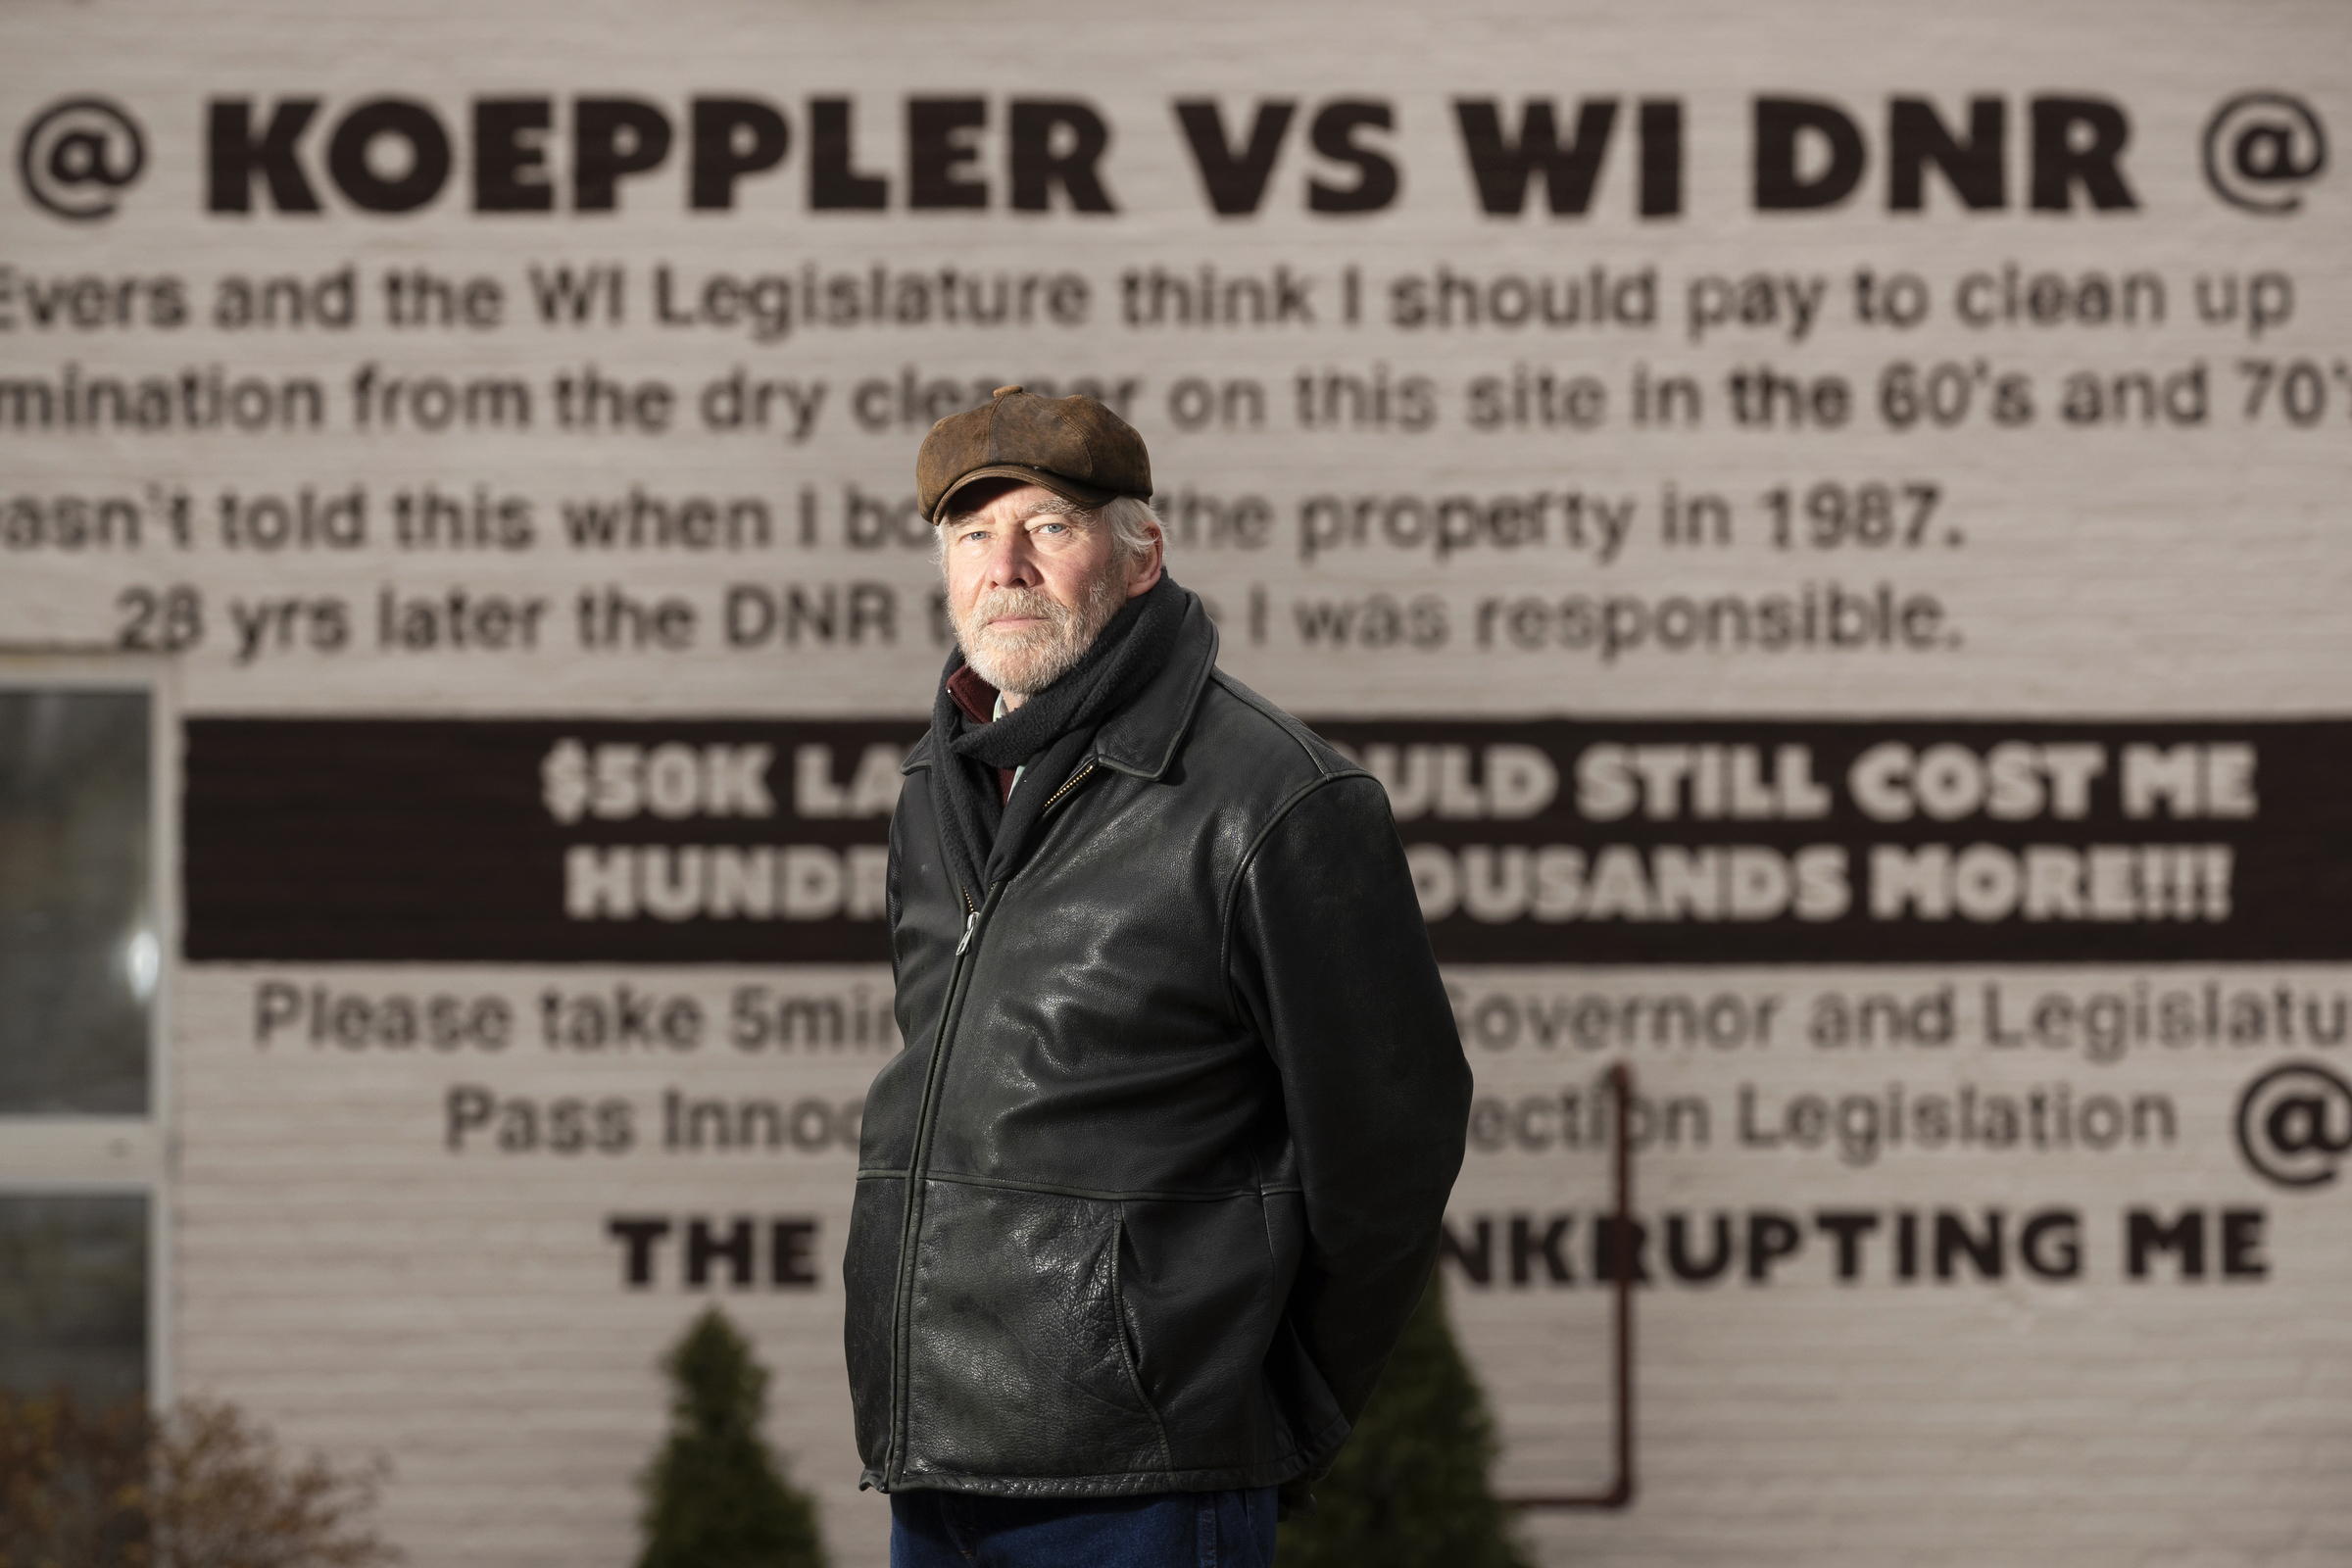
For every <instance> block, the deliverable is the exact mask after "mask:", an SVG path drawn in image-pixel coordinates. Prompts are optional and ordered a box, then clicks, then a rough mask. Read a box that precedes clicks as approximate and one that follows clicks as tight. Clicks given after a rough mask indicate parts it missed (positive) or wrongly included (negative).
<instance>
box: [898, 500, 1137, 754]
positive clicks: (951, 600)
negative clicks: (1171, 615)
mask: <svg viewBox="0 0 2352 1568" xmlns="http://www.w3.org/2000/svg"><path fill="white" fill-rule="evenodd" d="M1067 507H1068V503H1067V502H1065V501H1063V500H1062V499H1061V498H1060V497H1058V496H1056V495H1054V492H1053V491H1051V490H1048V489H1046V488H1045V487H1044V486H1042V485H1034V484H1024V485H1016V486H1013V487H1011V488H1009V489H1006V490H1004V491H1001V492H999V493H998V494H996V495H994V496H991V497H988V498H987V499H985V500H984V501H983V502H982V503H981V504H980V505H979V506H978V507H977V508H975V509H973V510H971V511H968V512H965V513H962V514H960V515H956V516H954V517H951V518H950V519H949V520H948V522H947V523H946V524H945V525H944V526H943V530H942V531H943V533H944V535H945V541H944V542H945V551H944V555H943V558H942V564H943V566H944V568H945V570H946V572H947V578H948V611H949V613H950V614H951V615H952V616H953V617H954V619H955V622H956V642H957V643H958V644H960V645H961V646H962V648H963V657H964V660H965V662H968V663H969V664H970V665H971V666H972V667H973V668H974V669H976V670H978V671H979V672H980V678H981V679H982V680H985V681H987V682H988V683H989V684H990V685H991V686H994V687H996V688H997V689H998V690H999V691H1001V692H1003V693H1005V701H1006V704H1007V706H1009V707H1018V706H1019V700H1020V699H1023V698H1026V697H1027V696H1028V695H1029V694H1031V693H1033V692H1038V691H1043V690H1044V689H1045V688H1046V687H1048V686H1050V685H1052V684H1053V683H1054V680H1055V679H1056V678H1058V677H1059V676H1060V675H1061V674H1062V673H1063V672H1065V671H1066V670H1068V669H1069V668H1070V666H1071V665H1073V664H1075V663H1077V662H1078V661H1079V659H1080V658H1081V657H1082V656H1083V655H1084V654H1085V653H1086V651H1087V649H1089V648H1091V647H1093V646H1094V641H1095V638H1096V637H1097V636H1098V635H1100V634H1101V633H1102V630H1103V626H1104V625H1106V624H1107V623H1108V622H1109V620H1110V617H1111V616H1112V615H1114V614H1116V613H1118V610H1119V607H1120V606H1121V605H1123V604H1125V603H1126V602H1127V601H1128V600H1129V599H1130V598H1132V597H1134V596H1135V595H1137V594H1140V593H1143V592H1145V591H1146V590H1147V589H1149V588H1150V587H1151V586H1152V584H1153V583H1155V582H1157V581H1158V580H1159V547H1158V544H1157V542H1156V541H1154V543H1153V544H1152V547H1151V548H1150V549H1149V550H1146V551H1142V552H1138V553H1136V554H1133V555H1128V556H1124V557H1122V556H1121V555H1120V553H1119V551H1118V548H1117V541H1116V539H1115V538H1114V537H1113V535H1112V533H1111V531H1110V529H1109V528H1107V527H1105V526H1104V525H1103V524H1102V523H1101V522H1099V521H1097V520H1096V519H1095V518H1094V517H1092V516H1089V515H1086V514H1083V513H1077V514H1073V513H1071V512H1069V511H1067V510H1066V509H1067Z"/></svg>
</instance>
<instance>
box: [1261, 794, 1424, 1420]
mask: <svg viewBox="0 0 2352 1568" xmlns="http://www.w3.org/2000/svg"><path fill="white" fill-rule="evenodd" d="M1230 964H1231V968H1230V974H1231V977H1232V982H1233V986H1234V993H1235V996H1236V999H1237V1001H1238V1002H1239V1004H1240V1005H1241V1006H1242V1008H1243V1010H1244V1012H1245V1014H1246V1015H1247V1016H1249V1017H1250V1019H1251V1021H1252V1022H1253V1023H1254V1024H1255V1025H1256V1028H1257V1031H1258V1034H1259V1038H1260V1039H1262V1040H1263V1041H1264V1042H1265V1045H1266V1049H1267V1051H1268V1052H1269V1054H1271V1055H1272V1056H1273V1059H1274V1065H1275V1069H1276V1071H1277V1072H1278V1073H1279V1074H1280V1075H1281V1079H1282V1099H1283V1105H1284V1108H1285V1110H1286V1111H1287V1113H1288V1116H1289V1122H1290V1137H1291V1148H1292V1151H1293V1153H1294V1155H1295V1157H1296V1159H1297V1162H1298V1176H1299V1183H1300V1185H1301V1186H1302V1187H1303V1188H1304V1190H1305V1207H1306V1222H1307V1238H1306V1250H1305V1256H1304V1258H1303V1260H1302V1262H1301V1264H1300V1267H1299V1277H1298V1280H1297V1283H1296V1284H1295V1285H1294V1287H1293V1289H1292V1296H1291V1302H1290V1315H1291V1321H1292V1324H1293V1326H1294V1327H1295V1328H1296V1329H1297V1331H1298V1333H1299V1336H1300V1338H1301V1339H1302V1340H1303V1341H1304V1342H1305V1346H1306V1349H1307V1353H1308V1354H1309V1355H1311V1356H1312V1357H1313V1358H1314V1362H1315V1366H1316V1369H1317V1370H1318V1371H1320V1372H1321V1373H1322V1375H1323V1380H1324V1382H1325V1383H1327V1384H1328V1385H1329V1386H1330V1388H1331V1391H1332V1393H1333V1394H1334V1395H1335V1396H1336V1397H1337V1398H1338V1400H1339V1403H1340V1408H1341V1409H1342V1411H1343V1412H1344V1413H1345V1414H1346V1415H1347V1417H1348V1421H1349V1423H1350V1424H1352V1423H1353V1422H1354V1421H1355V1419H1356V1417H1357V1416H1358V1415H1359V1414H1361V1412H1362V1410H1363V1406H1364V1401H1365V1400H1366V1399H1367V1398H1369V1397H1371V1394H1372V1386H1373V1384H1374V1383H1376V1382H1377V1381H1378V1380H1379V1377H1380V1369H1381V1366H1382V1364H1383V1363H1384V1362H1385V1361H1387V1359H1388V1356H1389V1351H1390V1350H1391V1349H1392V1348H1395V1346H1396V1343H1397V1335H1398V1334H1399V1333H1401V1332H1402V1331H1403V1328H1404V1322H1405V1319H1406V1318H1407V1317H1409V1316H1410V1315H1411V1313H1412V1310H1413V1306H1414V1304H1415V1303H1416V1302H1417V1301H1418V1300H1419V1299H1420V1298H1421V1292H1422V1288H1423V1287H1424V1286H1425V1285H1426V1284H1427V1283H1428V1280H1429V1271H1430V1269H1431V1267H1432V1266H1433V1264H1434V1263H1435V1261H1436V1258H1437V1250H1438V1227H1439V1222H1440V1220H1441V1218H1442V1217H1443V1215H1444V1213H1445V1209H1446V1195H1447V1194H1448V1193H1450V1192H1451V1191H1452V1188H1453V1179H1454V1176H1455V1174H1456V1173H1457V1172H1458V1171H1459V1170H1460V1169H1461V1163H1462V1142H1463V1136H1464V1131H1465V1129H1466V1127H1467V1125H1468V1121H1469V1112H1470V1067H1469V1063H1468V1062H1466V1061H1465V1060H1464V1059H1463V1057H1462V1044H1461V1039H1460V1036H1459V1035H1458V1034H1457V1033H1456V1032H1455V1029H1454V1022H1453V1009H1452V1006H1451V1005H1450V1004H1449V1003H1448V1002H1447V1000H1446V988H1445V985H1444V982H1442V981H1441V980H1440V979H1439V977H1438V965H1437V959H1436V958H1435V956H1432V954H1431V952H1430V947H1429V933H1428V931H1427V929H1426V928H1425V927H1424V926H1423V924H1422V921H1421V907H1420V903H1419V901H1418V900H1417V899H1416V898H1415V897H1414V895H1413V881H1412V874H1411V872H1410V871H1409V870H1407V869H1406V866H1405V861H1404V849H1403V846H1402V845H1401V844H1400V843H1398V841H1397V826H1396V822H1395V820H1394V819H1393V818H1392V817H1391V816H1390V814H1389V802H1388V796H1387V795H1386V794H1385V793H1384V792H1383V791H1382V789H1381V787H1380V785H1379V783H1378V782H1377V781H1375V780H1373V779H1371V778H1369V777H1366V776H1364V775H1362V774H1343V775H1340V776H1338V777H1335V778H1331V779H1327V780H1325V781H1323V782H1321V783H1319V784H1317V785H1314V786H1312V787H1310V788H1309V790H1308V791H1307V792H1306V794H1305V795H1304V796H1303V797H1301V798H1299V800H1298V801H1297V802H1296V803H1295V804H1294V805H1293V806H1292V807H1291V809H1290V810H1289V811H1288V812H1287V813H1286V814H1285V815H1284V816H1283V817H1282V818H1281V819H1280V820H1279V821H1278V822H1276V823H1275V825H1274V826H1273V827H1271V828H1270V829H1268V830H1267V832H1266V834H1265V835H1264V837H1263V839H1262V840H1261V841H1260V843H1259V844H1258V845H1257V847H1256V850H1255V852H1254V854H1253V855H1252V856H1251V857H1250V859H1249V861H1248V862H1247V863H1246V864H1245V865H1244V867H1243V869H1242V872H1241V881H1240V886H1239V888H1238V889H1237V892H1236V898H1235V907H1234V914H1233V945H1232V955H1231V958H1230Z"/></svg>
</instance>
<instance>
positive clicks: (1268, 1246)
mask: <svg viewBox="0 0 2352 1568" xmlns="http://www.w3.org/2000/svg"><path fill="white" fill-rule="evenodd" d="M916 479H917V485H918V492H919V496H920V500H921V504H922V506H923V508H924V512H925V515H927V516H929V517H930V518H931V520H932V521H933V522H934V523H936V524H937V525H938V527H939V531H940V536H941V541H942V556H941V561H942V565H943V568H944V570H945V572H946V576H947V589H948V604H949V607H950V610H951V613H952V614H953V617H954V620H955V625H956V642H957V645H958V652H957V653H956V654H955V655H953V656H951V657H950V658H949V660H948V664H947V669H946V671H945V672H944V674H943V676H942V679H941V682H940V687H939V692H938V695H937V699H936V701H935V703H934V705H933V714H932V723H931V730H930V733H929V735H928V736H927V737H926V738H925V739H924V740H923V741H922V742H921V744H919V745H918V746H916V748H915V749H914V752H913V754H912V756H910V757H909V758H908V759H907V782H906V788H905V791H904V792H903V794H902V795H901V797H900V801H899V809H898V815H897V818H896V820H895V821H893V823H892V824H891V836H890V909H889V912H890V932H891V955H892V962H893V967H894V970H895V974H896V979H897V986H898V998H897V1009H898V1020H899V1028H900V1030H901V1032H902V1033H903V1034H904V1035H905V1037H906V1041H907V1049H906V1051H905V1052H904V1053H903V1054H900V1055H899V1056H898V1057H897V1058H896V1059H894V1060H893V1061H892V1062H891V1063H890V1064H889V1065H888V1066H887V1067H885V1068H883V1070H882V1071H881V1073H880V1074H879V1075H878V1076H877V1077H876V1078H875V1080H874V1086H873V1091H872V1093H871V1095H870V1096H869V1097H868V1099H867V1102H866V1111H865V1124H864V1138H863V1145H862V1148H861V1151H860V1157H859V1161H858V1164H859V1169H858V1193H857V1201H856V1206H855V1210H854V1215H853V1218H852V1221H851V1226H850V1240H849V1254H848V1258H847V1260H846V1262H845V1264H844V1274H845V1277H846V1281H847V1285H848V1298H849V1299H848V1329H847V1339H848V1349H849V1367H850V1380H851V1388H852V1394H853V1397H854V1400H855V1403H856V1406H857V1428H858V1449H859V1451H860V1453H861V1455H862V1456H863V1458H864V1461H865V1466H866V1469H865V1481H866V1482H867V1484H869V1485H873V1486H877V1487H880V1488H882V1489H884V1490H885V1491H887V1492H889V1493H890V1494H891V1512H892V1519H893V1531H892V1544H891V1560H892V1562H893V1564H894V1565H899V1568H914V1565H930V1564H943V1565H945V1564H956V1565H959V1568H960V1565H965V1564H970V1563H975V1562H977V1563H984V1564H1020V1565H1024V1568H1026V1565H1046V1564H1061V1563H1071V1564H1078V1563H1084V1564H1090V1565H1092V1564H1129V1563H1140V1564H1159V1563H1168V1564H1174V1563H1179V1562H1181V1563H1184V1564H1186V1565H1187V1568H1196V1565H1200V1564H1205V1563H1210V1562H1215V1563H1219V1564H1223V1563H1240V1564H1262V1563H1264V1562H1267V1561H1269V1560H1271V1558H1272V1555H1273V1547H1274V1518H1275V1507H1276V1500H1277V1489H1279V1488H1290V1487H1294V1484H1298V1483H1302V1482H1303V1481H1306V1480H1310V1479H1312V1478H1313V1477H1315V1476H1317V1475H1319V1474H1320V1473H1322V1472H1323V1471H1324V1470H1325V1469H1327V1468H1328V1467H1329V1466H1330V1463H1331V1461H1332V1457H1333V1455H1334V1454H1335V1453H1336V1452H1337V1451H1338V1449H1339V1447H1340V1445H1341V1444H1342V1443H1343V1442H1344V1441H1346V1439H1347V1436H1348V1427H1349V1424H1350V1423H1351V1422H1352V1421H1353V1420H1354V1419H1355V1417H1356V1416H1357V1414H1358V1413H1359V1412H1360V1411H1361V1410H1362V1408H1363V1404H1364V1400H1365V1398H1366V1397H1368V1396H1369V1395H1370V1394H1371V1392H1372V1386H1373V1383H1374V1382H1375V1381H1376V1380H1377V1379H1378V1377H1379V1376H1380V1369H1381V1364H1382V1362H1383V1361H1384V1360H1386V1359H1387V1356H1388V1354H1389V1351H1390V1349H1391V1348H1392V1347H1393V1346H1394V1344H1395V1342H1396V1338H1397V1333H1398V1331H1399V1330H1400V1328H1401V1327H1402V1326H1403V1323H1404V1320H1405V1318H1406V1316H1407V1315H1408V1313H1409V1312H1410V1311H1411V1309H1412V1306H1413V1303H1414V1302H1415V1300H1416V1299H1418V1297H1419V1296H1420V1293H1421V1289H1422V1286H1423V1284H1424V1282H1425V1281H1426V1280H1427V1279H1428V1276H1429V1271H1430V1268H1431V1266H1432V1263H1433V1261H1434V1258H1435V1256H1436V1251H1437V1238H1438V1221H1439V1216H1440V1214H1441V1212H1442V1210H1443V1209H1444V1206H1445V1202H1446V1194H1447V1192H1448V1190H1449V1189H1450V1188H1451V1186H1452V1183H1453V1178H1454V1174H1455V1172H1456V1170H1457V1169H1458V1168H1459V1166H1460V1163H1461V1154H1462V1138H1463V1127H1464V1123H1465V1119H1466V1117H1467V1114H1468V1107H1469V1098H1470V1076H1469V1070H1468V1068H1467V1066H1466V1065H1465V1063H1464V1061H1463V1059H1462V1050H1461V1044H1460V1041H1459V1040H1458V1038H1457V1037H1456V1035H1455V1033H1454V1026H1453V1018H1452V1013H1451V1010H1450V1008H1449V1007H1448V1005H1447V1003H1446V993H1445V989H1444V987H1443V985H1442V984H1441V982H1440V980H1439V978H1438V971H1437V965H1436V963H1435V961H1434V960H1433V958H1432V957H1431V955H1430V949H1429V939H1428V936H1427V934H1426V932H1425V931H1424V930H1423V927H1422V924H1421V918H1420V911H1419V907H1418V906H1417V905H1416V903H1415V901H1414V897H1413V887H1412V880H1411V877H1410V875H1409V873H1408V872H1407V870H1406V868H1405V862H1404V855H1403V852H1402V849H1401V847H1400V846H1399V845H1398V843H1397V830H1396V825H1395V823H1394V822H1393V820H1392V819H1391V817H1390V815H1389V808H1388V801H1387V798H1386V797H1385V796H1384V795H1383V794H1382V792H1381V788H1380V785H1379V783H1378V782H1377V781H1376V780H1374V779H1373V778H1371V777H1370V776H1369V775H1367V774H1365V773H1364V772H1363V771H1361V770H1360V769H1358V768H1356V767H1354V766H1352V765H1351V764H1350V763H1349V762H1348V760H1346V759H1345V758H1343V757H1341V756H1340V755H1339V754H1338V753H1336V752H1334V751H1333V750H1332V749H1331V748H1330V747H1328V746H1326V745H1325V744H1323V742H1321V741H1319V740H1317V739H1316V738H1315V737H1314V736H1313V735H1312V734H1310V733H1308V732H1307V730H1306V729H1305V728H1304V727H1303V726H1301V725H1300V724H1299V722H1298V721H1297V720H1296V719H1293V718H1292V717H1290V716H1289V715H1288V714H1286V713H1284V712H1283V711H1281V710H1279V709H1277V708H1275V707H1274V706H1273V705H1272V704H1271V703H1268V702H1267V701H1266V700H1265V699H1263V698H1261V697H1259V696H1257V695H1256V694H1255V693H1253V692H1251V691H1250V690H1249V689H1247V688H1246V687H1244V686H1242V685H1241V684H1240V683H1239V682H1237V681H1234V680H1233V679H1231V678H1230V677H1228V676H1227V675H1225V674H1224V673H1223V672H1222V671H1220V670H1219V669H1218V668H1217V667H1216V655H1217V636H1216V630H1215V628H1214V627H1213V626H1212V625H1211V624H1210V622H1209V618H1208V615H1207V613H1206V612H1205V611H1204V610H1203V609H1202V608H1201V601H1200V600H1199V599H1198V598H1196V597H1195V596H1194V595H1192V594H1190V593H1187V592H1185V591H1184V590H1183V589H1181V588H1178V587H1177V586H1176V584H1175V582H1174V581H1173V580H1172V579H1170V578H1169V577H1168V575H1167V573H1166V571H1165V569H1164V568H1163V565H1162V555H1161V552H1162V543H1163V541H1162V538H1161V534H1160V528H1159V524H1158V522H1157V520H1156V519H1155V518H1154V517H1153V516H1152V512H1151V509H1150V506H1149V504H1148V500H1147V498H1148V497H1149V496H1150V494H1151V488H1152V477H1151V467H1150V459H1149V457H1148V455H1147V454H1146V452H1145V450H1144V443H1143V440H1142V438H1141V437H1140V436H1138V435H1137V434H1136V432H1135V431H1134V430H1133V429H1131V428H1130V427H1129V426H1128V425H1127V424H1126V423H1125V422H1124V421H1122V420H1120V419H1119V418H1118V417H1116V416H1115V415H1113V414H1112V413H1111V412H1110V411H1109V410H1107V409H1105V408H1104V407H1103V405H1102V404H1100V403H1097V402H1095V401H1094V400H1093V399H1091V398H1084V397H1072V398H1061V399H1047V398H1042V397H1037V396H1035V395H1032V394H1030V393H1027V392H1024V391H1023V390H1022V389H1021V388H1019V387H1017V386H1014V387H1005V388H1003V389H1002V390H1000V391H999V392H998V393H997V396H996V399H995V401H994V403H993V404H992V405H990V406H989V407H986V408H981V409H975V410H972V411H970V412H968V413H965V414H961V415H957V416H956V417H953V418H949V419H944V420H942V421H941V422H940V423H939V424H938V425H936V426H934V427H933V429H932V431H931V433H930V435H929V436H928V437H927V438H926V439H925V441H924V442H923V447H922V451H921V454H920V455H919V456H918V458H917V459H916ZM1292 1495H1293V1496H1294V1497H1296V1495H1297V1492H1296V1490H1294V1491H1293V1493H1292ZM1212 1548H1213V1556H1212V1555H1211V1550H1212Z"/></svg>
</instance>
